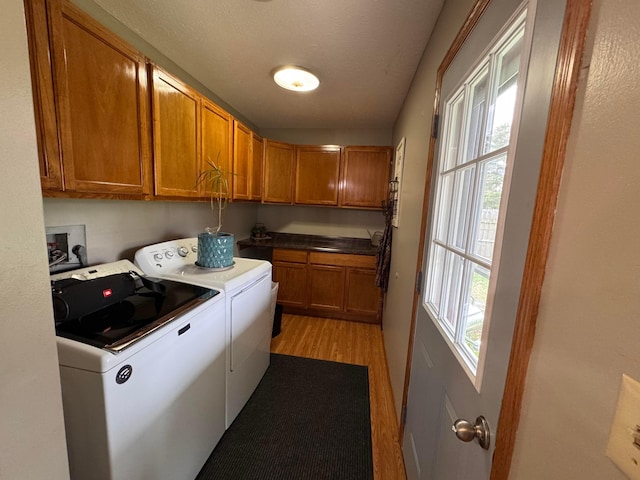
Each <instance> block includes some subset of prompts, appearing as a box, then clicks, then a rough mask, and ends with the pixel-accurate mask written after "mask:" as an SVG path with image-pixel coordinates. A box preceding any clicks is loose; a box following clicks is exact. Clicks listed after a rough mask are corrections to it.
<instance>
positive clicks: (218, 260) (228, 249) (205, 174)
mask: <svg viewBox="0 0 640 480" xmlns="http://www.w3.org/2000/svg"><path fill="white" fill-rule="evenodd" d="M219 157H220V155H219V154H218V158H219ZM207 165H208V167H207V168H206V169H204V170H203V171H202V172H201V173H200V176H199V177H198V181H197V184H198V185H203V186H204V188H205V190H206V191H207V192H208V193H209V196H210V199H211V211H212V212H213V213H214V218H215V217H217V225H216V226H215V227H206V228H205V231H204V232H202V233H200V234H198V260H197V262H196V265H198V266H199V267H203V268H227V267H230V266H232V265H233V234H231V233H226V232H221V231H220V230H221V229H222V217H223V214H224V210H225V208H226V207H227V203H228V201H229V178H228V177H229V175H230V173H229V172H226V171H225V170H224V169H222V168H221V167H219V166H218V165H216V164H215V163H214V162H212V161H211V160H210V159H209V160H207Z"/></svg>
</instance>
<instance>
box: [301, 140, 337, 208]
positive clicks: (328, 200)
mask: <svg viewBox="0 0 640 480" xmlns="http://www.w3.org/2000/svg"><path fill="white" fill-rule="evenodd" d="M340 153H341V149H340V147H338V146H331V145H326V146H297V147H296V181H295V203H297V204H303V205H338V183H339V180H340V158H341V155H340Z"/></svg>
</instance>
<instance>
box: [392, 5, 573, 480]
mask: <svg viewBox="0 0 640 480" xmlns="http://www.w3.org/2000/svg"><path fill="white" fill-rule="evenodd" d="M564 8H565V2H564V1H561V0H537V1H536V0H530V1H528V2H525V3H522V0H492V1H491V2H490V4H489V6H488V7H487V9H486V10H485V12H484V14H483V15H482V18H481V19H480V21H479V22H478V24H477V25H476V27H475V28H474V30H473V31H472V32H471V34H470V35H469V36H468V37H467V39H466V41H465V43H464V45H463V46H462V48H461V50H460V51H459V52H458V54H457V56H456V57H455V59H454V60H453V61H452V62H451V64H450V65H449V66H448V68H447V70H446V71H445V73H444V76H443V77H442V82H441V91H440V97H439V98H440V99H441V100H440V102H441V103H440V106H439V112H440V121H439V124H440V128H439V130H440V131H439V134H438V139H437V143H436V149H435V155H434V160H433V161H434V166H433V171H432V172H433V173H432V176H431V179H430V180H431V188H430V192H431V198H430V199H429V202H428V204H429V207H428V211H427V212H424V214H426V215H428V217H427V218H428V221H427V228H426V231H425V232H424V253H423V259H424V261H423V265H422V272H423V276H422V278H423V279H424V280H423V281H422V285H421V290H420V294H419V297H420V299H419V302H418V306H417V314H416V330H415V332H414V345H413V358H412V366H411V379H410V384H409V393H408V401H407V412H406V425H405V429H404V439H403V450H404V457H405V464H406V466H407V475H408V477H409V478H410V479H434V480H448V479H456V480H459V479H465V480H468V479H472V478H473V479H480V480H482V479H488V478H489V476H490V472H491V461H492V456H493V448H494V445H495V436H496V434H499V432H496V424H497V420H498V416H499V413H500V406H501V400H502V395H503V390H504V383H505V377H506V372H507V365H508V361H509V354H510V348H511V338H512V334H513V328H514V323H515V318H516V312H517V307H518V300H519V296H520V285H521V281H522V276H523V272H524V263H525V256H526V251H527V245H528V241H529V233H530V227H531V220H532V217H533V206H534V203H535V196H536V191H537V186H538V185H537V183H538V176H539V171H540V165H541V159H542V151H543V146H544V137H545V130H546V124H547V117H548V110H549V102H550V97H551V89H552V85H553V79H554V72H555V62H556V58H557V53H558V45H559V39H560V34H561V31H562V20H563V14H564ZM480 416H482V417H483V418H484V419H486V422H487V427H488V430H489V432H490V434H489V436H488V442H487V443H488V445H486V447H487V448H486V449H485V448H483V447H482V446H481V445H480V442H479V441H478V439H477V438H474V437H473V433H475V432H474V430H469V431H467V432H466V433H468V434H471V435H470V438H469V439H470V440H471V441H470V442H468V443H465V442H463V441H462V440H460V439H459V438H458V437H457V435H456V434H455V433H454V432H453V431H452V426H453V424H454V422H456V420H458V419H466V420H468V421H469V422H470V423H471V424H474V423H475V421H476V418H477V417H480ZM463 427H464V425H463ZM459 430H460V432H459V435H460V436H462V437H464V433H465V432H462V430H464V428H459Z"/></svg>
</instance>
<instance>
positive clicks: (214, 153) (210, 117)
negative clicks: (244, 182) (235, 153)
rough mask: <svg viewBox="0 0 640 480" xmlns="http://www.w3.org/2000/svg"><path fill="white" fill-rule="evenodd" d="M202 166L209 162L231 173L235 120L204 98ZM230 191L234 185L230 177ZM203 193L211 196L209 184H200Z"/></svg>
mask: <svg viewBox="0 0 640 480" xmlns="http://www.w3.org/2000/svg"><path fill="white" fill-rule="evenodd" d="M201 101H202V110H201V116H202V167H201V168H204V169H206V168H208V166H209V165H208V164H209V162H211V163H212V164H214V165H216V166H217V167H218V168H220V169H222V170H223V171H224V172H227V173H228V174H231V170H232V165H231V159H232V148H233V145H232V143H231V138H232V135H233V122H232V118H231V115H229V113H227V112H225V111H224V110H222V109H221V108H220V107H218V106H217V105H216V104H215V103H213V102H211V101H209V100H207V99H205V98H202V99H201ZM227 178H228V181H229V182H230V183H229V191H231V188H232V185H231V180H230V178H229V177H227ZM199 187H200V190H201V194H203V195H205V196H209V195H210V194H211V192H207V191H206V190H207V186H206V184H204V183H200V185H199Z"/></svg>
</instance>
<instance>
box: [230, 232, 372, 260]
mask: <svg viewBox="0 0 640 480" xmlns="http://www.w3.org/2000/svg"><path fill="white" fill-rule="evenodd" d="M267 235H269V237H271V238H267V239H263V240H254V239H252V238H245V239H243V240H238V241H237V242H236V243H237V245H238V249H239V250H242V249H244V248H249V247H258V248H271V249H273V248H287V249H291V250H312V251H317V252H330V253H350V254H355V255H375V254H376V251H377V250H378V247H374V246H372V245H371V240H370V239H368V238H350V237H324V236H321V235H301V234H298V233H279V232H268V234H267Z"/></svg>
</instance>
